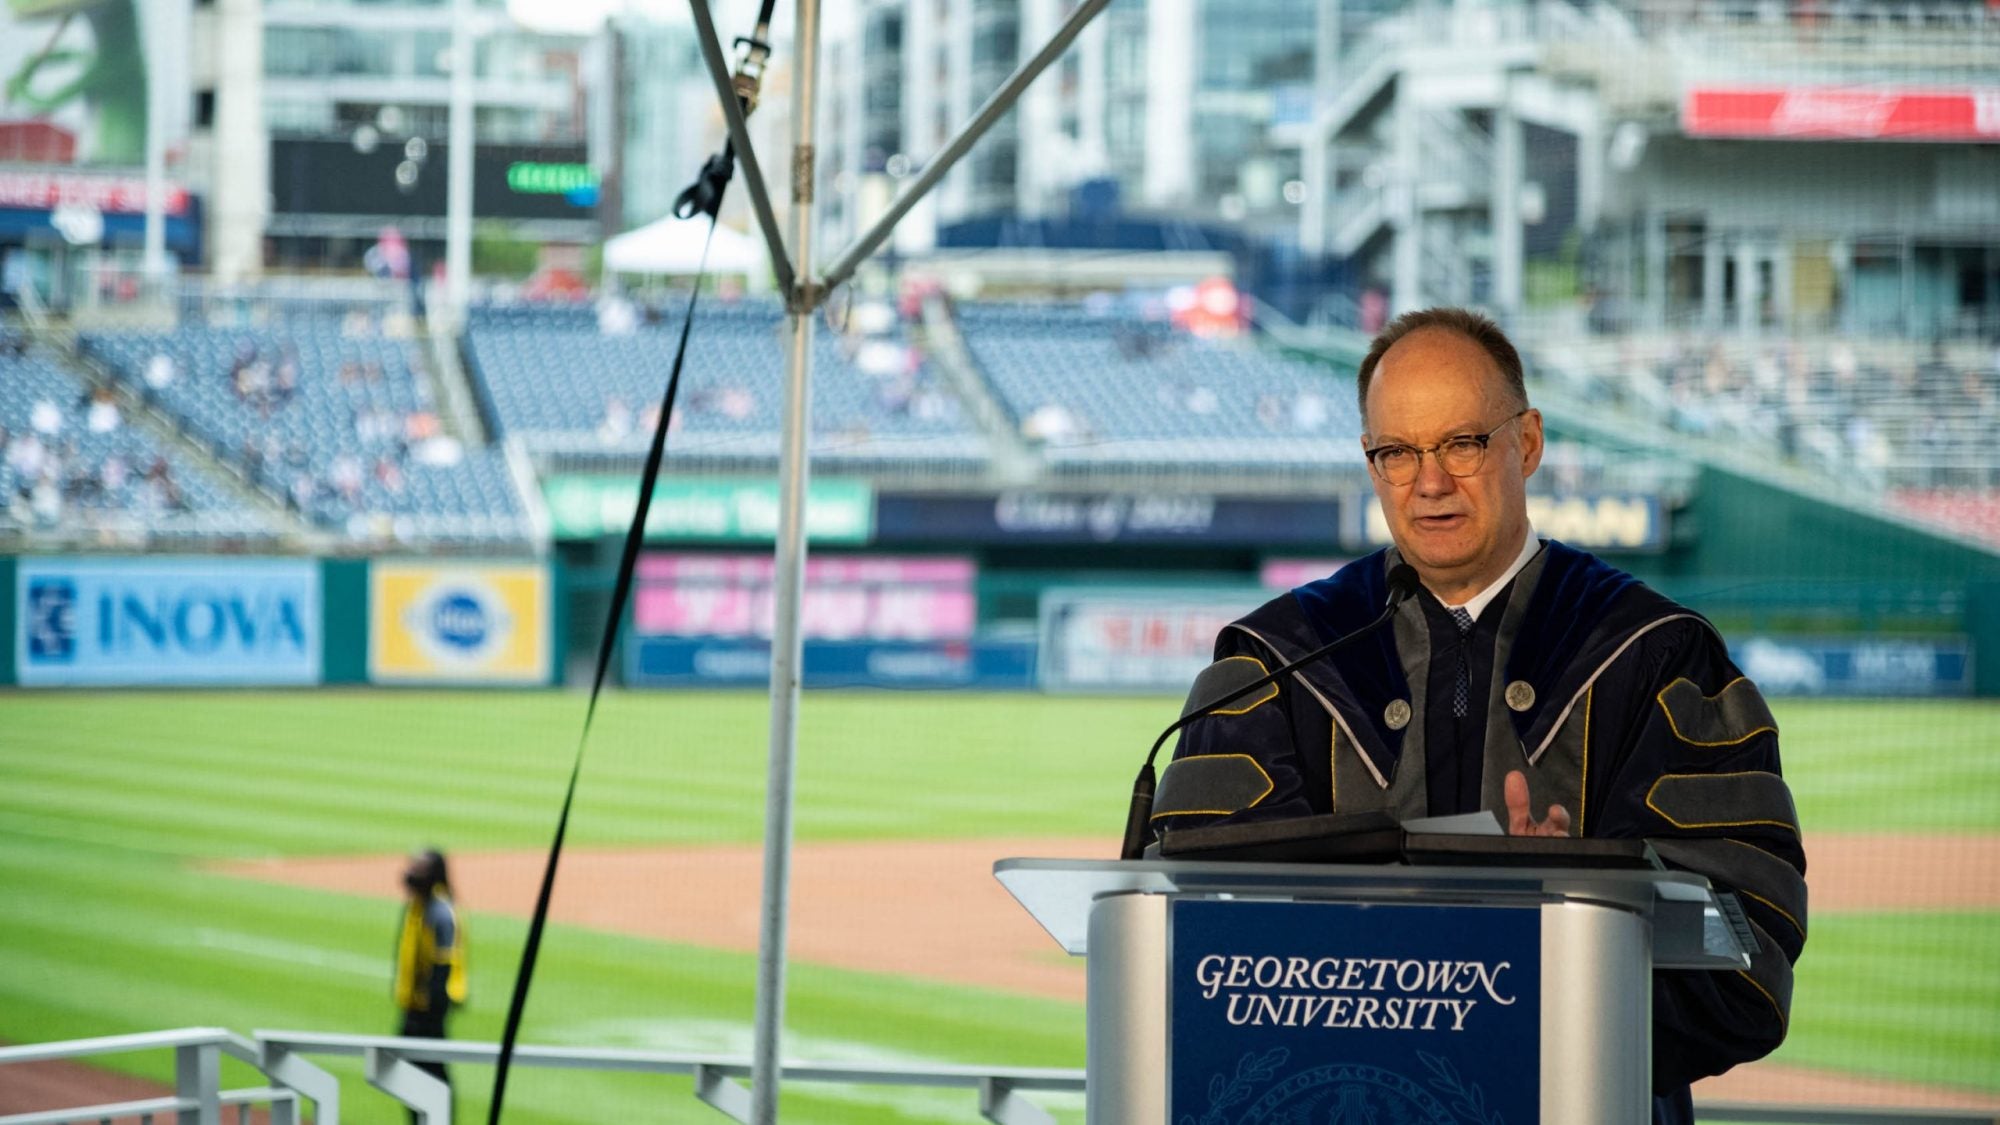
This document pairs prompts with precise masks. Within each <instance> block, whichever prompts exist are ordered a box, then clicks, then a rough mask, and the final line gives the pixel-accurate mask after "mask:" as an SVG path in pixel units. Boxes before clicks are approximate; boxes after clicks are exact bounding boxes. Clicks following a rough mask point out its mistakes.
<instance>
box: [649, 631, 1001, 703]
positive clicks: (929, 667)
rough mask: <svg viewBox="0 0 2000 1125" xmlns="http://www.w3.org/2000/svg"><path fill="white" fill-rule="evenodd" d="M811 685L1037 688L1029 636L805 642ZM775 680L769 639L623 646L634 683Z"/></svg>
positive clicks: (805, 670)
mask: <svg viewBox="0 0 2000 1125" xmlns="http://www.w3.org/2000/svg"><path fill="white" fill-rule="evenodd" d="M799 672H800V679H801V682H803V683H804V685H805V686H806V687H814V688H821V687H885V688H982V689H991V690H1018V689H1026V688H1031V687H1033V686H1035V645H1034V643H1033V642H1031V641H807V642H805V651H804V655H803V660H802V663H801V665H800V669H799ZM770 679H771V643H770V642H769V641H764V640H758V639H755V638H742V637H641V638H634V639H632V640H631V641H628V642H627V643H626V645H625V683H626V684H627V686H630V687H694V686H706V687H717V686H728V685H732V684H734V685H741V686H746V687H748V686H755V687H762V686H764V685H766V684H768V683H769V682H770Z"/></svg>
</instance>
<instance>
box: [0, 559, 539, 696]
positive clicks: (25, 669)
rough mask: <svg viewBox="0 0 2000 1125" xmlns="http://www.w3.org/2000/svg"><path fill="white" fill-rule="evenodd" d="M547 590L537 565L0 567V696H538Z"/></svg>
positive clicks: (249, 562)
mask: <svg viewBox="0 0 2000 1125" xmlns="http://www.w3.org/2000/svg"><path fill="white" fill-rule="evenodd" d="M556 584H557V575H556V573H555V571H554V570H552V569H551V566H550V564H549V563H547V562H546V561H542V560H508V559H495V560H460V559H397V558H384V559H366V560H357V559H313V558H240V557H235V556H222V555H206V556H163V555H143V556H118V555H91V556H68V555H34V556H24V557H20V558H6V559H0V590H4V591H6V596H5V598H4V599H0V602H4V604H3V605H0V634H4V635H5V636H6V637H7V638H8V643H7V644H6V645H5V646H4V647H5V652H4V655H0V683H9V684H19V685H21V686H23V687H52V688H60V687H163V686H164V687H286V686H294V687H295V686H304V685H314V684H361V683H369V684H382V685H411V686H419V685H450V686H490V687H533V686H540V685H547V684H554V683H558V682H560V667H561V661H560V659H559V648H558V644H557V637H558V636H560V630H559V629H558V627H557V626H558V612H559V611H558V609H557V606H558V599H557V598H556V596H555V592H556Z"/></svg>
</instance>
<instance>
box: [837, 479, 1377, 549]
mask: <svg viewBox="0 0 2000 1125" xmlns="http://www.w3.org/2000/svg"><path fill="white" fill-rule="evenodd" d="M1339 532H1340V504H1339V502H1338V501H1336V500H1332V499H1324V500H1297V499H1266V498H1260V497H1228V496H1212V495H1207V494H1202V493H1180V494H1168V495H1151V494H1148V495H1136V494H1127V493H1115V492H1114V493H1087V494H1071V493H1048V492H1003V493H1000V494H998V495H994V494H991V493H988V494H984V495H943V496H937V495H928V494H923V495H908V496H899V495H894V494H889V495H884V496H882V497H881V498H880V499H879V500H878V501H877V503H876V511H875V534H876V537H877V538H878V539H880V540H881V541H883V542H887V543H966V542H973V543H1203V544H1207V543H1214V544H1231V543H1235V544H1249V545H1254V546H1297V545H1309V544H1321V545H1329V546H1330V545H1332V544H1333V543H1335V542H1336V541H1337V540H1338V537H1339Z"/></svg>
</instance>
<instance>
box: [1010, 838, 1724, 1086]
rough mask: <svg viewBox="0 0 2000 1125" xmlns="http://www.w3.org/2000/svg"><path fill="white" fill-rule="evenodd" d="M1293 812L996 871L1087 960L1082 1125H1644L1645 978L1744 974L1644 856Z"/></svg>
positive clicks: (1624, 845)
mask: <svg viewBox="0 0 2000 1125" xmlns="http://www.w3.org/2000/svg"><path fill="white" fill-rule="evenodd" d="M1481 818H1483V823H1482V822H1481V821H1479V820H1471V819H1466V818H1451V819H1449V820H1447V821H1444V822H1431V821H1412V822H1408V823H1402V824H1399V823H1397V822H1395V821H1394V820H1392V819H1390V818H1388V817H1386V816H1358V817H1357V816H1332V817H1309V818H1300V819H1298V820H1290V821H1273V822H1265V823H1261V824H1250V825H1229V826H1216V827H1211V828H1200V829H1187V830H1183V831H1181V832H1177V833H1169V834H1168V835H1167V837H1166V838H1165V840H1164V841H1163V842H1162V844H1161V845H1160V847H1159V848H1158V849H1157V852H1154V851H1149V852H1148V858H1146V859H1143V860H1131V861H1126V860H1101V861H1099V860H1075V859H1068V860H1055V859H1003V860H1000V861H998V862H997V863H995V864H994V874H995V876H996V877H997V878H998V879H999V880H1000V882H1001V883H1002V884H1003V885H1004V886H1006V888H1007V890H1008V891H1009V892H1010V893H1012V894H1013V896H1014V898H1015V899H1016V900H1017V901H1018V902H1020V904H1021V905H1022V906H1023V907H1025V908H1026V909H1027V910H1028V912H1029V913H1030V914H1032V915H1033V916H1034V917H1035V919H1036V921H1038V922H1040V923H1041V925H1042V927H1043V928H1044V929H1046V930H1047V931H1048V932H1049V935H1050V936H1051V937H1053V938H1054V939H1055V940H1056V942H1057V944H1059V945H1061V946H1062V948H1064V949H1065V950H1067V951H1068V952H1070V953H1072V954H1076V955H1084V956H1087V957H1088V958H1089V965H1088V970H1087V971H1088V982H1089V983H1088V999H1087V1002H1086V1039H1087V1044H1088V1058H1087V1060H1086V1062H1087V1068H1086V1076H1087V1078H1086V1095H1085V1100H1086V1107H1087V1108H1086V1115H1087V1120H1088V1121H1089V1122H1090V1123H1091V1125H1125V1123H1132V1125H1140V1123H1144V1125H1160V1123H1163V1122H1164V1123H1171V1125H1182V1123H1183V1122H1193V1123H1198V1125H1224V1123H1228V1125H1235V1123H1238V1122H1244V1123H1249V1122H1259V1123H1262V1122H1271V1123H1276V1122H1286V1121H1307V1120H1310V1121H1313V1122H1326V1121H1334V1122H1346V1121H1377V1122H1420V1123H1424V1125H1461V1123H1464V1125H1495V1123H1499V1122H1505V1123H1506V1125H1531V1123H1537V1122H1539V1123H1541V1125H1625V1123H1630V1125H1646V1123H1647V1122H1649V1121H1650V1120H1651V1088H1652V1083H1651V1071H1652V1049H1651V1046H1652V1038H1651V1037H1652V1010H1651V1009H1652V974H1653V972H1654V970H1656V969H1661V970H1693V971H1732V970H1743V969H1746V968H1748V966H1749V963H1750V962H1749V959H1750V955H1751V953H1752V952H1754V951H1755V949H1756V939H1755V937H1754V935H1753V932H1752V931H1751V930H1750V928H1749V925H1748V923H1747V922H1746V921H1745V920H1744V918H1743V915H1742V911H1741V909H1740V907H1738V906H1737V904H1736V902H1735V900H1734V898H1733V897H1732V896H1729V895H1727V894H1719V893H1718V892H1717V891H1716V890H1715V889H1714V888H1712V887H1711V886H1710V885H1709V883H1708V881H1707V880H1706V879H1705V878H1703V877H1702V876H1699V875H1695V874H1692V873H1689V872H1683V871H1670V870H1666V869H1665V868H1664V867H1663V866H1662V865H1661V864H1660V862H1659V860H1658V859H1657V858H1656V857H1655V856H1654V855H1653V852H1652V849H1651V848H1650V847H1649V846H1648V845H1647V844H1646V843H1645V841H1643V840H1598V839H1570V838H1564V837H1553V838H1536V837H1510V836H1504V835H1500V834H1498V832H1497V829H1498V824H1497V823H1496V822H1493V821H1492V819H1491V817H1490V816H1489V815H1486V814H1481Z"/></svg>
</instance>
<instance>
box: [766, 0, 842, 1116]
mask: <svg viewBox="0 0 2000 1125" xmlns="http://www.w3.org/2000/svg"><path fill="white" fill-rule="evenodd" d="M797 19H798V23H797V25H796V27H797V30H796V35H795V36H794V39H795V42H794V45H793V47H794V50H796V51H797V52H798V65H797V67H796V69H795V70H794V71H793V77H792V213H791V216H790V219H791V226H792V247H791V249H792V255H791V260H792V265H793V268H794V269H795V271H796V274H795V276H796V277H797V279H798V280H797V281H796V282H795V284H794V285H793V287H792V289H791V291H790V292H788V293H787V294H786V302H785V303H786V307H787V309H788V312H789V315H790V318H791V325H790V327H791V338H792V347H791V355H790V361H791V362H790V364H789V370H788V372H787V377H786V380H785V431H784V445H783V447H782V449H781V451H780V454H779V473H780V475H781V477H782V481H781V484H780V492H779V501H778V505H779V515H778V543H777V548H776V551H777V559H776V571H777V573H776V575H775V583H774V586H773V589H772V594H773V596H774V597H775V599H776V605H775V607H774V614H773V618H774V620H773V628H772V633H771V754H770V758H771V762H770V778H769V780H768V782H767V784H766V786H765V791H764V889H763V908H762V919H761V922H760V927H759V931H758V937H757V1022H756V1027H755V1036H756V1043H755V1049H754V1051H753V1053H752V1056H751V1068H752V1069H751V1074H750V1121H751V1123H752V1125H773V1123H774V1122H776V1121H777V1120H778V1084H779V1071H778V1067H779V1065H780V1062H779V1050H778V1047H779V1039H780V1037H781V1035H782V1033H783V1031H784V1025H785V926H786V914H787V910H788V906H789V903H790V899H791V867H792V777H793V773H794V768H793V767H794V762H795V761H796V760H797V758H798V710H799V664H800V662H801V659H802V657H803V646H802V644H801V638H800V635H799V602H800V600H801V598H802V596H803V594H804V590H805V568H806V488H807V485H808V483H809V481H810V472H809V469H810V466H809V464H808V461H807V456H806V438H807V435H808V434H809V433H810V432H811V428H812V427H811V420H812V347H813V317H814V310H815V308H816V306H817V305H818V304H819V299H820V297H821V296H822V294H823V292H824V291H823V290H819V289H817V288H815V287H814V286H813V285H812V283H811V278H812V232H813V172H814V168H813V111H814V110H815V109H816V108H817V105H816V103H817V101H818V99H817V97H816V94H817V91H816V89H815V84H816V82H817V80H818V76H819V0H798V16H797Z"/></svg>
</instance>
